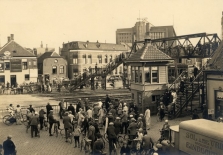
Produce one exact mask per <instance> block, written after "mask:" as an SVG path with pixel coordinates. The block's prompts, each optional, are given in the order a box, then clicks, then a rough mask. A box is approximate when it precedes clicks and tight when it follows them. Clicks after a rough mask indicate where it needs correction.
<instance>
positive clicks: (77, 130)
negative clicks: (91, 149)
mask: <svg viewBox="0 0 223 155" xmlns="http://www.w3.org/2000/svg"><path fill="white" fill-rule="evenodd" d="M73 135H74V147H78V148H80V135H81V129H80V126H78V125H77V123H75V124H74V132H73Z"/></svg>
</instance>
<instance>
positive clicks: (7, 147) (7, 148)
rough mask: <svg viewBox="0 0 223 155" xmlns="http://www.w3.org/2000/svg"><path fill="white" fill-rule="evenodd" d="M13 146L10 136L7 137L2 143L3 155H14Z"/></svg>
mask: <svg viewBox="0 0 223 155" xmlns="http://www.w3.org/2000/svg"><path fill="white" fill-rule="evenodd" d="M15 148H16V147H15V144H14V143H13V141H12V136H11V135H8V137H7V140H5V141H4V142H3V149H4V155H16V150H15Z"/></svg>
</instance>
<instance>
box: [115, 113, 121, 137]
mask: <svg viewBox="0 0 223 155" xmlns="http://www.w3.org/2000/svg"><path fill="white" fill-rule="evenodd" d="M114 127H115V134H116V135H118V134H120V133H121V130H122V123H121V118H120V117H116V119H115V121H114Z"/></svg>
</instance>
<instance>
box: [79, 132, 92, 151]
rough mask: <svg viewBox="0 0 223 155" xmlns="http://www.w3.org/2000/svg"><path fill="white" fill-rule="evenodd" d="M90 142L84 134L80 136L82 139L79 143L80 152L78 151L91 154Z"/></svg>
mask: <svg viewBox="0 0 223 155" xmlns="http://www.w3.org/2000/svg"><path fill="white" fill-rule="evenodd" d="M91 141H92V140H90V139H88V138H87V137H86V135H85V134H82V139H81V143H80V144H81V146H80V148H81V150H80V151H82V150H83V149H84V151H85V154H90V152H91Z"/></svg>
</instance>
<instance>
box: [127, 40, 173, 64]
mask: <svg viewBox="0 0 223 155" xmlns="http://www.w3.org/2000/svg"><path fill="white" fill-rule="evenodd" d="M171 60H173V59H172V58H171V57H170V56H168V55H167V54H165V53H163V52H162V51H160V50H159V49H157V48H156V47H155V46H153V45H151V43H146V45H144V46H143V47H142V48H141V49H139V50H138V51H137V52H135V53H133V54H132V55H131V56H130V58H129V59H128V60H126V62H139V61H141V62H149V61H153V62H154V61H157V62H160V61H171Z"/></svg>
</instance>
